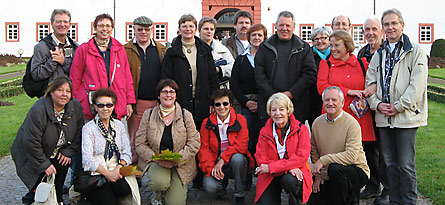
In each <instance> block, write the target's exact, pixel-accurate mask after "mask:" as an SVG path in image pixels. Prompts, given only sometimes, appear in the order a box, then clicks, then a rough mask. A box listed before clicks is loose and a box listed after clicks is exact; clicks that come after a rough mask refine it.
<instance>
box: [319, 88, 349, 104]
mask: <svg viewBox="0 0 445 205" xmlns="http://www.w3.org/2000/svg"><path fill="white" fill-rule="evenodd" d="M328 90H337V91H338V96H339V97H340V100H341V101H342V102H343V101H344V100H345V95H343V91H341V89H340V88H339V87H337V86H329V87H327V88H326V89H324V90H323V94H321V99H323V100H324V94H325V93H326V92H327V91H328Z"/></svg>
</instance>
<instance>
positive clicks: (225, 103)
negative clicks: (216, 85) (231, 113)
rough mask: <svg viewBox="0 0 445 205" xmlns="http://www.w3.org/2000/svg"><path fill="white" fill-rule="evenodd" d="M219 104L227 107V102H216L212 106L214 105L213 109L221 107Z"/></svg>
mask: <svg viewBox="0 0 445 205" xmlns="http://www.w3.org/2000/svg"><path fill="white" fill-rule="evenodd" d="M221 104H222V105H223V106H224V107H226V106H228V105H229V102H223V103H220V102H217V103H215V104H213V105H214V106H215V107H219V106H221Z"/></svg>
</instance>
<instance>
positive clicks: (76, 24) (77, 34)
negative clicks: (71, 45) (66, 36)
mask: <svg viewBox="0 0 445 205" xmlns="http://www.w3.org/2000/svg"><path fill="white" fill-rule="evenodd" d="M73 25H75V26H76V30H75V31H76V33H75V34H74V35H76V39H73V37H72V36H71V35H70V38H71V39H73V41H74V42H79V23H71V26H70V29H69V32H71V29H72V26H73Z"/></svg>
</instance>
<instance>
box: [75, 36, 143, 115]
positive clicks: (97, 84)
mask: <svg viewBox="0 0 445 205" xmlns="http://www.w3.org/2000/svg"><path fill="white" fill-rule="evenodd" d="M110 38H111V52H110V79H111V78H112V76H113V72H114V66H115V65H116V74H115V76H114V80H113V83H112V85H111V89H112V90H113V91H114V92H115V93H116V95H117V102H116V105H115V107H114V110H115V112H116V115H117V118H118V119H121V118H123V117H124V116H125V115H126V114H127V108H126V106H127V105H128V104H135V103H136V100H135V97H134V88H133V78H132V77H131V72H130V66H129V65H128V60H127V54H126V52H125V49H124V46H122V44H120V43H119V42H118V41H117V40H116V39H114V38H112V37H110ZM115 60H116V61H115ZM115 62H116V63H115ZM70 78H71V81H72V83H73V92H72V93H73V97H74V98H76V99H78V100H79V101H80V103H81V104H82V108H83V114H84V117H85V118H87V119H93V118H94V116H93V114H92V113H91V110H90V106H89V102H88V95H87V91H88V92H90V91H95V90H97V89H99V88H102V87H108V77H107V69H106V67H105V63H104V60H103V58H102V56H101V55H100V54H99V51H98V50H97V47H96V45H95V44H94V38H92V39H91V40H90V41H88V42H87V43H83V44H82V45H80V46H79V47H78V48H77V50H76V55H75V56H74V59H73V63H72V65H71V70H70Z"/></svg>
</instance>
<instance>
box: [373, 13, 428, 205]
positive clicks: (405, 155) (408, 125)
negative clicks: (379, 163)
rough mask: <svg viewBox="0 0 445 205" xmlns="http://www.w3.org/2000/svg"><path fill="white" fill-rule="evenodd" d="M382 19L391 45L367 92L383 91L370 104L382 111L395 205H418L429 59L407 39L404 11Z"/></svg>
mask: <svg viewBox="0 0 445 205" xmlns="http://www.w3.org/2000/svg"><path fill="white" fill-rule="evenodd" d="M381 20H382V26H383V31H384V32H385V34H386V40H385V41H384V42H383V47H382V48H380V49H378V50H377V53H376V54H375V55H374V56H373V58H372V60H371V63H370V65H369V69H368V71H367V74H366V85H367V87H372V86H375V85H376V89H377V91H376V93H375V94H373V95H372V96H370V97H369V98H368V102H369V104H370V107H371V109H373V110H375V111H376V114H375V121H376V126H377V127H378V128H379V132H380V142H381V143H380V149H381V150H382V154H383V159H384V161H385V164H386V166H387V167H386V175H387V177H388V182H389V187H390V190H389V200H390V202H391V203H394V204H416V202H417V174H416V161H415V156H416V151H415V141H416V133H417V129H418V127H420V126H426V125H427V118H428V104H427V103H428V101H427V89H426V88H427V78H428V67H427V55H426V53H425V52H424V51H423V50H422V49H421V48H420V47H419V45H418V44H415V43H414V42H411V41H410V40H409V38H408V36H407V35H405V34H403V29H404V26H405V23H404V21H403V17H402V13H401V12H400V11H399V10H397V9H389V10H386V11H385V12H383V15H382V19H381ZM374 89H375V88H374Z"/></svg>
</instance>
